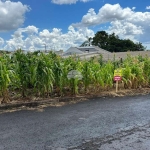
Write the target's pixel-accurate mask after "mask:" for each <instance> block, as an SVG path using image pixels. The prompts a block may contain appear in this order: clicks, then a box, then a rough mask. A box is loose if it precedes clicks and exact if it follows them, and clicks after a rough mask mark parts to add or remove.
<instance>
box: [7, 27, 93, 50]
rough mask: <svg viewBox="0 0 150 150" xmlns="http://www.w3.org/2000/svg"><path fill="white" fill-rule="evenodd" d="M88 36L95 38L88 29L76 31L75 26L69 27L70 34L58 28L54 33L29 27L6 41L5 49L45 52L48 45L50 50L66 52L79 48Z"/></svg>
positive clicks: (21, 29) (54, 29) (19, 30)
mask: <svg viewBox="0 0 150 150" xmlns="http://www.w3.org/2000/svg"><path fill="white" fill-rule="evenodd" d="M86 36H89V37H92V36H94V31H92V30H90V29H88V28H80V29H75V28H74V27H73V26H69V27H68V32H67V33H65V34H63V33H62V31H61V29H58V28H53V30H52V31H49V30H47V29H44V30H42V31H40V32H39V31H38V28H36V27H35V26H28V27H26V28H19V29H18V30H16V31H15V32H14V34H13V35H12V38H11V39H10V40H8V41H6V45H5V47H4V49H6V50H15V49H18V48H21V49H24V50H29V51H33V50H38V49H43V50H44V48H45V45H46V48H47V49H49V50H51V49H52V50H60V49H63V50H66V49H68V48H69V47H71V46H79V45H80V44H81V43H83V42H84V41H85V40H86Z"/></svg>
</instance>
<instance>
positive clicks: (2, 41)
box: [0, 37, 4, 48]
mask: <svg viewBox="0 0 150 150" xmlns="http://www.w3.org/2000/svg"><path fill="white" fill-rule="evenodd" d="M3 44H4V39H3V38H1V37H0V48H2V46H3Z"/></svg>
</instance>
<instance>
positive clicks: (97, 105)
mask: <svg viewBox="0 0 150 150" xmlns="http://www.w3.org/2000/svg"><path fill="white" fill-rule="evenodd" d="M149 141H150V95H144V96H133V97H120V98H119V97H117V98H96V99H91V100H89V101H84V102H81V103H77V104H71V105H67V106H63V107H48V108H45V109H44V111H43V112H38V111H28V110H22V111H16V112H11V113H3V114H0V150H66V149H70V150H71V149H74V150H75V149H76V150H77V149H78V150H80V149H86V150H107V149H108V150H115V149H116V150H119V149H126V150H132V149H138V148H139V145H140V146H142V144H143V147H142V148H141V149H142V150H146V149H147V148H149V147H150V144H148V143H150V142H149ZM136 147H137V148H136Z"/></svg>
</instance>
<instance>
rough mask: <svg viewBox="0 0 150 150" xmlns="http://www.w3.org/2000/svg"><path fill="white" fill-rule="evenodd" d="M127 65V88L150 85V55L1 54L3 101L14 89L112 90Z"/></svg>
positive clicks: (31, 92)
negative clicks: (117, 72)
mask: <svg viewBox="0 0 150 150" xmlns="http://www.w3.org/2000/svg"><path fill="white" fill-rule="evenodd" d="M117 68H123V83H124V87H125V88H138V87H149V86H150V58H149V57H147V56H146V57H142V56H138V57H131V56H128V57H127V58H126V59H125V60H121V61H120V60H119V61H118V60H115V57H114V60H113V61H107V62H106V61H103V57H102V56H101V55H100V56H99V57H97V58H91V59H90V60H80V59H79V58H77V57H76V56H71V57H68V58H61V57H60V56H57V55H56V54H54V53H52V52H50V53H49V54H44V53H39V52H34V53H27V54H24V53H23V52H22V51H21V50H18V51H16V52H15V53H14V54H12V55H11V56H9V55H7V54H2V55H1V56H0V96H1V98H2V103H6V102H9V101H10V100H11V97H10V94H11V93H19V94H20V96H21V97H30V96H35V97H58V96H69V95H77V94H87V93H93V94H94V93H97V92H100V91H104V90H107V91H108V90H111V89H112V88H114V87H113V84H114V81H113V76H114V70H115V69H117ZM71 70H77V71H79V72H81V74H82V76H83V78H82V79H78V77H76V78H72V79H68V78H67V75H68V73H69V72H70V71H71Z"/></svg>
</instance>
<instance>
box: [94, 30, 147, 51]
mask: <svg viewBox="0 0 150 150" xmlns="http://www.w3.org/2000/svg"><path fill="white" fill-rule="evenodd" d="M92 45H95V46H98V47H100V48H102V49H105V50H107V51H110V52H126V51H144V50H145V49H146V48H145V47H144V46H143V45H142V43H140V42H139V43H134V42H133V41H131V40H130V39H119V36H117V35H115V33H112V34H108V33H106V32H105V31H98V32H97V33H96V34H95V36H94V37H93V41H92Z"/></svg>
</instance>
